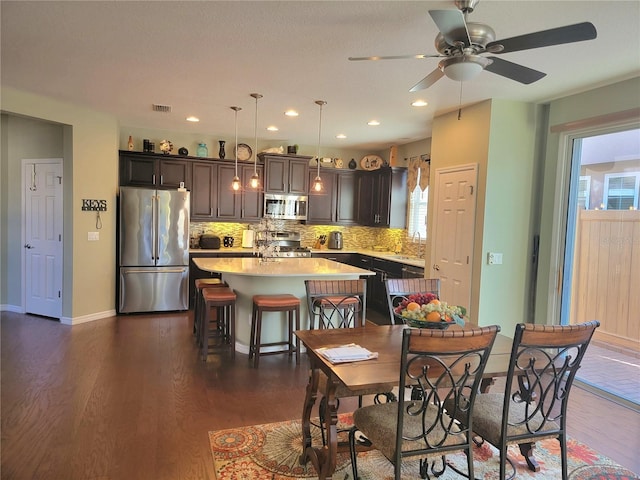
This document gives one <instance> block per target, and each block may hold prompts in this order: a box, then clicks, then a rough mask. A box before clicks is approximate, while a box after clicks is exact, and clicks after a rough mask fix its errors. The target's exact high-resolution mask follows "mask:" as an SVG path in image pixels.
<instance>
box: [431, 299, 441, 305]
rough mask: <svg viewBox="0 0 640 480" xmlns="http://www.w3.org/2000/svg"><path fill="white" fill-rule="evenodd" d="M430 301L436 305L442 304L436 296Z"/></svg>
mask: <svg viewBox="0 0 640 480" xmlns="http://www.w3.org/2000/svg"><path fill="white" fill-rule="evenodd" d="M429 303H433V304H434V305H440V300H438V299H437V298H434V299H433V300H431V301H430V302H429Z"/></svg>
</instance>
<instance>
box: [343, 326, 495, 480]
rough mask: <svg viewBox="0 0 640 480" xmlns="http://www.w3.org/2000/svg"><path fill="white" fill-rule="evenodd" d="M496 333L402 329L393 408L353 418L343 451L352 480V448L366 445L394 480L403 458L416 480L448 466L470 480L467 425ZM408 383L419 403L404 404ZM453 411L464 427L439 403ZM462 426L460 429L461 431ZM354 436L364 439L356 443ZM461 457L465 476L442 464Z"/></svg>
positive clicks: (469, 430) (363, 411)
mask: <svg viewBox="0 0 640 480" xmlns="http://www.w3.org/2000/svg"><path fill="white" fill-rule="evenodd" d="M499 331H500V327H499V326H497V325H494V326H490V327H482V328H474V329H467V330H453V329H452V330H436V329H433V330H431V329H419V328H407V329H405V330H404V331H403V337H402V356H401V368H400V382H399V383H400V390H399V394H398V397H399V398H398V401H397V402H396V403H384V404H379V405H369V406H366V407H362V408H359V409H357V410H356V411H355V412H354V413H353V421H354V426H353V427H352V428H351V430H350V431H349V447H350V448H349V449H350V452H351V465H352V469H353V478H354V479H357V478H358V467H357V452H356V448H357V444H362V443H363V444H364V445H368V444H369V443H371V444H372V445H373V446H374V447H375V448H377V449H378V450H379V451H380V452H381V453H382V454H383V455H384V456H385V457H386V458H387V459H388V460H389V461H390V462H391V463H392V464H393V466H394V472H395V479H396V480H399V479H400V472H401V466H402V461H403V459H404V458H409V457H414V458H415V457H419V459H420V461H419V465H420V476H421V478H431V477H430V475H434V476H440V475H441V474H442V473H444V471H445V470H446V468H447V467H448V466H449V467H451V468H452V469H454V470H455V471H457V472H458V473H460V474H461V475H465V476H466V475H468V478H470V479H473V478H475V477H474V472H473V452H472V447H473V441H472V421H473V415H474V401H475V399H476V396H477V391H478V388H479V386H480V381H481V380H482V374H483V372H484V368H485V366H486V364H487V359H488V358H489V352H490V351H491V347H492V346H493V342H494V340H495V338H496V335H497V333H498V332H499ZM408 382H411V383H412V384H415V385H417V388H419V389H421V391H422V392H421V393H422V395H421V398H420V399H419V400H414V399H406V398H405V395H404V391H405V386H406V385H407V383H408ZM447 401H448V402H451V403H452V404H454V405H456V406H457V411H458V412H459V413H460V414H463V416H464V420H465V423H462V424H461V423H458V422H456V421H454V419H453V418H452V417H451V416H449V414H448V413H447V411H446V409H445V406H444V405H445V402H447ZM465 425H466V426H465ZM358 432H360V433H361V434H363V435H364V436H365V437H366V438H365V439H364V440H363V439H361V438H359V439H358V440H356V436H357V433H358ZM454 452H464V453H465V454H466V457H467V469H468V473H467V474H465V473H464V472H462V471H461V470H458V469H457V468H456V467H453V466H451V465H450V464H448V463H447V461H446V458H445V457H446V455H447V454H449V453H454Z"/></svg>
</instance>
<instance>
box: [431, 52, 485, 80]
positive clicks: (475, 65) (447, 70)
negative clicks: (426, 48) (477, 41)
mask: <svg viewBox="0 0 640 480" xmlns="http://www.w3.org/2000/svg"><path fill="white" fill-rule="evenodd" d="M490 64H491V60H489V59H488V58H485V57H481V56H479V55H460V56H456V57H451V58H446V59H444V60H442V61H441V62H440V63H439V64H438V68H439V69H440V70H442V72H443V73H444V74H445V75H446V76H447V77H449V78H450V79H451V80H455V81H456V82H466V81H468V80H471V79H472V78H474V77H476V76H477V75H478V74H479V73H480V72H482V70H484V69H485V67H487V65H490Z"/></svg>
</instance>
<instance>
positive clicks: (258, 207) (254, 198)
mask: <svg viewBox="0 0 640 480" xmlns="http://www.w3.org/2000/svg"><path fill="white" fill-rule="evenodd" d="M256 170H257V171H258V176H259V177H260V178H264V168H263V167H262V165H258V166H256ZM252 175H253V165H242V167H240V172H239V173H238V176H239V177H240V179H241V180H242V185H244V186H245V188H244V192H243V193H242V196H241V200H240V216H239V219H240V220H243V221H245V222H259V221H260V220H261V219H262V210H263V208H264V195H263V193H262V192H261V191H257V190H252V189H251V188H247V185H249V181H250V180H251V176H252Z"/></svg>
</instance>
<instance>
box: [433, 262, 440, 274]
mask: <svg viewBox="0 0 640 480" xmlns="http://www.w3.org/2000/svg"><path fill="white" fill-rule="evenodd" d="M433 269H434V270H435V271H436V272H439V271H440V265H437V264H435V263H434V264H433Z"/></svg>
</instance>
